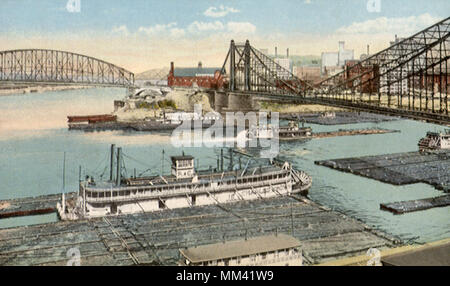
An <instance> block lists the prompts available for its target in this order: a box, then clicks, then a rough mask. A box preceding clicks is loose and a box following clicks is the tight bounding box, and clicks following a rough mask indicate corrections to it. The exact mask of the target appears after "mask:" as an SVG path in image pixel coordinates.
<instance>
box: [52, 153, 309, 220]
mask: <svg viewBox="0 0 450 286" xmlns="http://www.w3.org/2000/svg"><path fill="white" fill-rule="evenodd" d="M234 153H236V154H238V155H239V154H241V155H242V153H239V152H237V151H234V150H232V149H229V155H228V160H229V166H228V169H227V170H225V169H224V156H223V149H222V150H221V156H220V158H219V159H218V160H217V168H215V169H212V168H211V167H210V168H209V169H208V170H199V169H198V166H197V168H195V166H194V157H192V156H190V155H185V154H183V155H181V156H172V157H171V163H172V165H171V174H170V175H165V176H163V175H155V176H148V177H138V176H136V175H135V176H133V177H130V178H126V177H123V176H122V173H121V166H122V163H121V162H122V149H121V148H117V152H115V146H114V145H112V146H111V164H110V178H109V180H106V181H94V179H93V178H92V177H89V176H88V177H87V178H86V180H84V181H80V185H79V191H78V195H77V196H76V197H75V198H73V199H71V200H65V198H64V195H63V196H62V201H61V203H58V204H57V210H58V214H59V216H60V218H61V219H62V220H77V219H84V218H90V217H102V216H108V215H120V214H133V213H145V212H153V211H162V210H166V209H175V208H186V207H194V206H203V205H210V204H222V203H229V202H237V201H242V200H254V199H263V198H271V197H276V196H283V195H290V194H293V193H300V194H303V195H305V194H307V191H308V189H309V188H310V186H311V184H312V179H311V177H310V176H309V175H307V174H306V173H305V172H303V171H297V170H295V169H293V168H292V165H291V164H289V163H288V162H280V161H278V160H267V162H265V164H262V163H261V159H255V158H252V157H250V158H248V160H247V162H242V160H241V157H240V158H239V160H236V159H235V160H233V154H234ZM114 159H116V164H117V165H116V168H115V169H116V170H115V172H114V161H115V160H114ZM236 161H238V162H236ZM114 173H115V175H116V176H115V178H114V177H113V175H114Z"/></svg>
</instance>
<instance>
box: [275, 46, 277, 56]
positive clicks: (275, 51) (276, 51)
mask: <svg viewBox="0 0 450 286" xmlns="http://www.w3.org/2000/svg"><path fill="white" fill-rule="evenodd" d="M275 57H278V51H277V47H275Z"/></svg>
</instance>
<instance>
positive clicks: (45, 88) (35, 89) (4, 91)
mask: <svg viewBox="0 0 450 286" xmlns="http://www.w3.org/2000/svg"><path fill="white" fill-rule="evenodd" d="M88 88H93V87H92V86H87V85H25V84H0V96H2V95H12V94H27V93H44V92H51V91H65V90H75V89H88Z"/></svg>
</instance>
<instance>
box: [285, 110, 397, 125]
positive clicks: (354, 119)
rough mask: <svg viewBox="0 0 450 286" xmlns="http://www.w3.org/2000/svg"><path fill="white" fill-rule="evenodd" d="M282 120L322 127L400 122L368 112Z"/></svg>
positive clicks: (290, 116) (304, 115)
mask: <svg viewBox="0 0 450 286" xmlns="http://www.w3.org/2000/svg"><path fill="white" fill-rule="evenodd" d="M280 119H288V120H300V121H301V122H306V123H313V124H320V125H341V124H355V123H372V122H373V123H380V122H386V121H395V120H399V119H400V117H393V116H387V115H381V114H376V113H368V112H330V113H322V114H321V113H285V114H280Z"/></svg>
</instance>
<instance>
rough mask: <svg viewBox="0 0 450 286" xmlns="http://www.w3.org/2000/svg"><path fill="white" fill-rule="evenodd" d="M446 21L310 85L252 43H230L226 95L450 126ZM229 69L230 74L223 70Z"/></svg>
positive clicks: (449, 43)
mask: <svg viewBox="0 0 450 286" xmlns="http://www.w3.org/2000/svg"><path fill="white" fill-rule="evenodd" d="M449 35H450V17H449V18H446V19H444V20H442V21H440V22H438V23H436V24H434V25H432V26H430V27H428V28H426V29H424V30H422V31H420V32H418V33H416V34H414V35H412V36H410V37H408V38H405V39H403V40H401V41H398V42H396V43H395V44H393V45H391V46H390V47H388V48H387V49H385V50H382V51H380V52H378V53H376V54H374V55H371V56H370V57H368V58H367V59H365V60H361V61H358V62H357V63H355V64H353V65H348V66H346V67H345V68H344V70H343V71H342V72H340V73H338V74H336V75H334V76H331V77H329V78H327V79H326V80H324V81H322V82H320V83H319V84H316V85H312V84H310V83H308V82H306V81H303V80H301V79H299V78H298V77H297V76H296V75H293V74H292V73H291V72H290V71H288V70H286V69H284V68H283V67H282V66H280V65H279V64H277V63H276V62H275V61H274V59H272V58H270V57H268V56H266V55H264V54H263V53H262V52H261V51H259V50H258V49H256V48H255V47H253V46H251V45H250V42H249V41H247V42H245V43H241V44H239V43H235V42H234V41H231V44H230V49H229V51H228V54H227V56H226V58H225V62H224V64H223V66H222V71H221V72H222V74H224V75H225V76H226V77H227V78H228V81H229V83H228V87H227V91H228V92H229V93H231V94H233V95H238V94H242V95H251V96H253V97H257V98H261V99H273V100H278V101H281V102H298V103H312V104H321V105H330V106H336V107H343V108H350V109H356V110H361V111H369V112H376V113H383V114H389V115H398V116H403V117H408V118H412V119H417V120H425V121H429V122H434V123H439V124H450V117H449V113H448V111H449V104H448V89H449V81H450V74H449V73H448V70H449V68H448V65H449V62H448V61H449V57H450V40H449ZM228 67H229V71H228V74H225V69H226V68H228Z"/></svg>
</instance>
